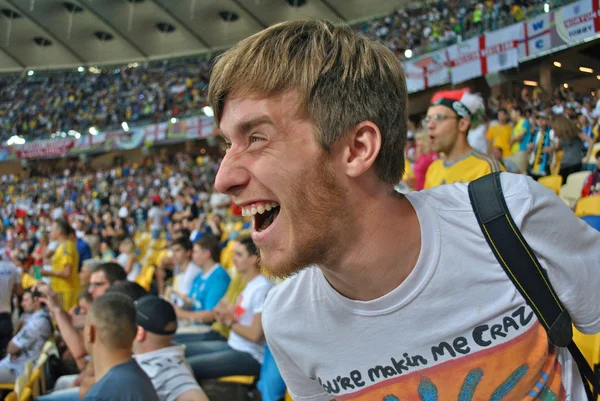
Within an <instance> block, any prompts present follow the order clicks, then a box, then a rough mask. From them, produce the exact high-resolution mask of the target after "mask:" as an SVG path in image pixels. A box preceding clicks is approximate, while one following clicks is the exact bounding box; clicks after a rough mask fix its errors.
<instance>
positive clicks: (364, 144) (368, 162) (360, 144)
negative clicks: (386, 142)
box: [340, 121, 381, 178]
mask: <svg viewBox="0 0 600 401" xmlns="http://www.w3.org/2000/svg"><path fill="white" fill-rule="evenodd" d="M340 142H341V143H340V145H341V146H343V148H342V150H341V151H342V159H341V163H342V167H343V170H344V172H345V173H346V175H348V176H350V177H353V178H355V177H359V176H360V175H361V174H363V173H364V172H365V171H367V170H368V169H370V168H371V167H372V166H373V164H374V163H375V159H377V156H378V155H379V151H380V150H381V131H380V130H379V127H378V126H377V125H376V124H375V123H373V122H371V121H363V122H361V123H359V124H358V125H356V126H355V127H354V128H352V130H351V131H350V133H349V134H347V135H346V136H345V137H344V139H343V140H342V141H340Z"/></svg>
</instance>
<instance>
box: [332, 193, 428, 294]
mask: <svg viewBox="0 0 600 401" xmlns="http://www.w3.org/2000/svg"><path fill="white" fill-rule="evenodd" d="M371 195H372V194H368V195H367V196H365V197H364V199H362V200H360V203H358V202H356V203H355V205H354V207H353V210H358V211H359V212H358V213H355V214H356V215H355V216H352V219H353V221H354V222H353V223H352V225H351V229H349V230H346V231H345V232H344V237H343V238H341V237H340V238H339V243H341V244H344V248H343V250H341V252H340V253H339V256H338V257H337V258H336V259H337V261H333V262H325V263H323V265H322V266H321V270H322V271H323V274H324V275H325V277H326V279H327V280H328V281H329V283H330V284H331V286H332V287H333V288H335V289H336V290H337V291H338V292H339V293H340V294H342V295H343V296H345V297H347V298H350V299H354V300H359V301H370V300H373V299H377V298H379V297H381V296H383V295H385V294H387V293H389V292H390V291H392V290H393V289H394V288H396V287H398V286H399V285H400V284H401V283H402V282H403V281H404V280H405V279H406V278H407V277H408V275H409V274H410V272H411V271H412V270H413V268H414V266H415V264H416V262H417V260H418V257H419V254H420V250H421V229H420V225H419V220H418V218H417V214H416V212H415V209H414V208H413V206H412V205H411V203H410V202H409V201H408V199H406V198H405V197H404V196H401V195H400V194H397V193H393V194H391V191H389V192H387V193H385V194H378V195H375V197H373V196H371Z"/></svg>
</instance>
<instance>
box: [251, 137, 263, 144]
mask: <svg viewBox="0 0 600 401" xmlns="http://www.w3.org/2000/svg"><path fill="white" fill-rule="evenodd" d="M262 140H263V138H259V137H257V136H252V137H250V143H254V142H259V141H262Z"/></svg>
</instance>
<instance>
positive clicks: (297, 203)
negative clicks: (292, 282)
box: [260, 152, 352, 279]
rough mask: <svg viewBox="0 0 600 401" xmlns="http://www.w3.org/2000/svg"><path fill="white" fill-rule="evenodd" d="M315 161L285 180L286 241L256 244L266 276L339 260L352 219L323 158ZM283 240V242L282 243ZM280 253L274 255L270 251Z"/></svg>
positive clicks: (341, 189) (282, 213)
mask: <svg viewBox="0 0 600 401" xmlns="http://www.w3.org/2000/svg"><path fill="white" fill-rule="evenodd" d="M318 159H319V160H318V161H317V163H314V164H313V167H312V168H310V169H309V170H307V171H306V172H305V173H304V174H302V175H300V176H299V179H296V180H292V181H291V182H290V184H289V192H288V193H289V194H290V195H289V197H288V198H289V200H287V202H285V203H284V204H282V205H281V210H280V215H279V216H278V217H277V218H281V219H283V220H284V221H282V222H279V223H283V224H285V228H284V230H285V232H286V234H287V241H284V243H282V244H281V245H280V246H279V247H278V248H277V249H270V248H269V247H261V248H260V256H261V264H262V266H263V267H264V268H265V269H266V270H267V271H268V273H269V275H270V276H273V277H277V278H282V279H283V278H287V277H289V276H291V275H292V274H294V273H297V272H299V271H301V270H303V269H304V268H305V267H308V266H312V265H319V266H326V265H327V264H328V263H330V262H331V261H334V260H339V259H340V256H341V254H342V251H343V249H344V247H345V245H346V241H344V240H343V238H344V237H345V235H344V233H347V232H351V225H352V219H349V218H348V217H349V216H351V212H350V210H351V209H350V203H349V199H348V195H347V191H346V189H345V188H344V187H343V186H342V185H341V184H340V182H339V180H338V179H337V177H336V176H335V173H334V172H333V170H332V169H331V167H330V165H329V163H328V161H327V159H328V154H327V153H326V152H323V154H322V155H321V156H320V157H319V158H318ZM285 242H287V244H286V243H285ZM275 253H278V254H280V256H279V257H276V256H275V255H274V254H275Z"/></svg>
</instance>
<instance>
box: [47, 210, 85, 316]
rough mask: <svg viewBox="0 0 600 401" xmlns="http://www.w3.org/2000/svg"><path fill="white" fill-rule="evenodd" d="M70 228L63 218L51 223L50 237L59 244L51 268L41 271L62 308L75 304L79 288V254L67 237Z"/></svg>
mask: <svg viewBox="0 0 600 401" xmlns="http://www.w3.org/2000/svg"><path fill="white" fill-rule="evenodd" d="M72 230H73V228H71V226H70V225H69V223H67V221H65V220H57V221H55V222H54V223H53V224H52V230H51V231H50V238H51V239H52V240H53V241H58V242H59V245H58V248H56V252H54V256H53V257H52V270H42V272H41V273H42V275H43V276H49V277H50V288H52V290H53V291H54V292H56V293H57V294H58V299H59V302H60V303H61V306H62V307H63V309H64V310H69V309H71V307H73V306H75V305H76V303H77V291H78V290H79V277H78V273H79V272H78V271H77V266H79V254H78V253H77V247H76V246H75V243H74V242H73V241H72V240H70V239H69V236H70V233H71V231H72Z"/></svg>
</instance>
